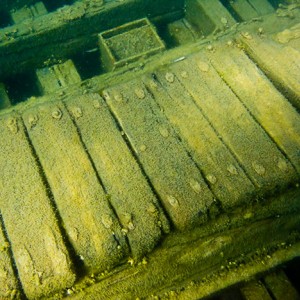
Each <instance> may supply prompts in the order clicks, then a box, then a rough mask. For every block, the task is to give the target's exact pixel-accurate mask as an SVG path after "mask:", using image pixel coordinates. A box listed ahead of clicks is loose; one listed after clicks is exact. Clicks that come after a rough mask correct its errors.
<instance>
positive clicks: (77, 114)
mask: <svg viewBox="0 0 300 300" xmlns="http://www.w3.org/2000/svg"><path fill="white" fill-rule="evenodd" d="M71 112H72V115H73V117H74V118H76V119H79V118H81V117H82V109H81V108H80V107H78V106H76V107H73V108H72V109H71Z"/></svg>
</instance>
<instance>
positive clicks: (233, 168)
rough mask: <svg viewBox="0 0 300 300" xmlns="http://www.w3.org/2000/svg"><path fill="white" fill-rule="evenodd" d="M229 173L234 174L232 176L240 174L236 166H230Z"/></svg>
mask: <svg viewBox="0 0 300 300" xmlns="http://www.w3.org/2000/svg"><path fill="white" fill-rule="evenodd" d="M227 171H228V172H229V173H230V174H232V175H237V174H238V170H237V168H236V167H235V166H234V165H229V166H228V167H227Z"/></svg>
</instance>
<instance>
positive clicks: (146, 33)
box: [99, 18, 165, 71]
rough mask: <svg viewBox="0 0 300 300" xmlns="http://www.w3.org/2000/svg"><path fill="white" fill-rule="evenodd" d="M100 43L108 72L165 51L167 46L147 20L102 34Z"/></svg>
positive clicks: (131, 23)
mask: <svg viewBox="0 0 300 300" xmlns="http://www.w3.org/2000/svg"><path fill="white" fill-rule="evenodd" d="M99 43H100V52H101V59H102V63H103V66H104V68H105V69H106V70H107V71H112V70H114V69H116V68H119V67H122V66H124V65H126V64H128V63H131V62H134V61H137V60H138V59H140V58H142V57H148V56H150V55H154V54H156V53H159V52H161V51H163V50H164V49H165V44H164V43H163V41H162V40H161V39H160V37H159V36H158V34H157V32H156V30H155V28H154V26H153V25H152V24H151V23H150V22H149V20H148V19H147V18H143V19H140V20H136V21H133V22H130V23H127V24H124V25H122V26H119V27H116V28H113V29H111V30H107V31H104V32H102V33H100V34H99Z"/></svg>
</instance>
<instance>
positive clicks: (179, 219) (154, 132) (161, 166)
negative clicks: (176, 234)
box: [103, 80, 214, 229]
mask: <svg viewBox="0 0 300 300" xmlns="http://www.w3.org/2000/svg"><path fill="white" fill-rule="evenodd" d="M103 96H104V97H105V99H106V100H107V102H108V104H109V106H110V108H111V110H112V111H113V113H114V114H115V116H116V118H117V119H118V121H119V122H120V124H121V127H122V129H123V130H124V132H125V133H126V135H127V137H128V139H129V141H130V143H131V145H132V147H133V149H134V151H135V152H136V153H137V155H138V158H139V160H140V162H141V164H142V165H143V167H144V170H145V172H146V174H147V175H148V176H149V179H150V181H151V182H152V184H153V186H154V188H155V190H156V192H157V193H158V195H159V196H160V198H161V201H162V203H163V205H164V207H165V209H166V211H167V212H168V213H169V217H170V219H171V220H172V222H173V224H174V225H175V227H176V228H178V229H187V228H190V227H193V226H195V224H200V223H203V222H204V221H205V220H206V219H207V213H208V211H209V210H211V209H212V207H213V206H214V201H213V197H212V194H211V192H210V190H209V189H208V187H207V185H206V184H205V182H204V180H203V178H202V175H201V173H200V171H199V170H198V169H197V167H196V165H195V163H194V162H193V161H192V160H191V158H190V157H189V156H188V153H187V152H186V151H185V149H184V148H183V146H182V144H181V143H180V142H179V139H178V137H177V135H176V134H175V133H174V131H173V128H172V127H171V125H170V124H169V122H168V121H167V119H166V118H165V117H164V116H163V114H162V113H161V111H160V110H159V107H158V106H157V105H156V104H155V103H154V102H153V99H152V97H151V94H150V93H149V92H148V91H147V90H146V89H145V86H144V85H143V83H142V82H141V81H140V80H133V81H130V82H128V83H125V84H121V85H118V86H116V87H113V88H110V89H107V90H105V91H104V92H103ZM195 187H196V188H195Z"/></svg>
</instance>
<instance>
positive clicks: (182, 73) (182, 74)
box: [180, 71, 189, 78]
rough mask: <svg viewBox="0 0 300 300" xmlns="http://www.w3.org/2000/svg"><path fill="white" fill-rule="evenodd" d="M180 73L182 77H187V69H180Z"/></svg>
mask: <svg viewBox="0 0 300 300" xmlns="http://www.w3.org/2000/svg"><path fill="white" fill-rule="evenodd" d="M180 75H181V77H182V78H188V77H189V74H188V72H187V71H182V72H181V74H180Z"/></svg>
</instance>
